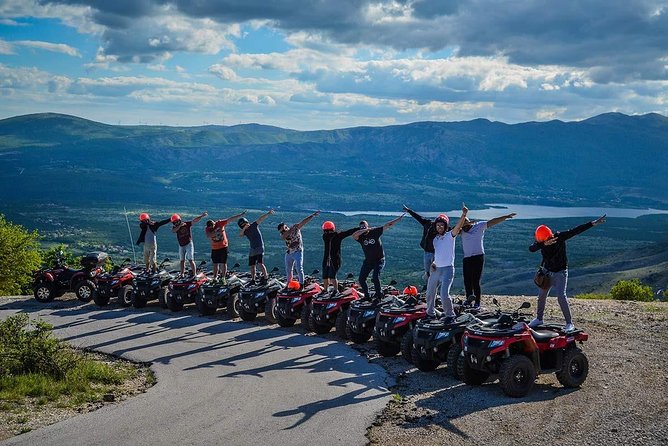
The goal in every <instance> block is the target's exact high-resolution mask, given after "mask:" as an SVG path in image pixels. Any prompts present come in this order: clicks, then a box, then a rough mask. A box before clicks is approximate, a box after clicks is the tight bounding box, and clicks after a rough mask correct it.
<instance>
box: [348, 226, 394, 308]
mask: <svg viewBox="0 0 668 446" xmlns="http://www.w3.org/2000/svg"><path fill="white" fill-rule="evenodd" d="M404 215H406V214H401V215H400V216H399V217H397V218H395V219H394V220H390V221H388V222H387V223H385V224H384V225H383V226H378V227H375V228H370V227H369V223H367V222H366V221H365V220H362V221H361V222H360V227H359V230H358V231H355V233H353V239H354V240H357V241H358V242H359V244H360V245H362V251H364V262H362V268H361V269H360V276H359V279H358V281H359V284H360V287H361V288H362V291H363V292H364V295H365V296H367V297H369V286H368V285H367V283H366V279H367V277H369V273H371V272H372V271H373V277H372V281H373V286H374V289H375V298H376V299H381V298H382V296H381V290H380V272H381V271H382V269H383V267H384V266H385V251H383V243H382V242H381V241H380V236H381V235H383V231H384V230H386V229H389V228H391V227H392V226H394V225H395V224H396V223H397V222H399V220H401V219H402V218H404Z"/></svg>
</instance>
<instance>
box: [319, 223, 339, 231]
mask: <svg viewBox="0 0 668 446" xmlns="http://www.w3.org/2000/svg"><path fill="white" fill-rule="evenodd" d="M322 230H323V231H336V225H335V224H334V222H333V221H329V220H327V221H326V222H324V223H323V224H322Z"/></svg>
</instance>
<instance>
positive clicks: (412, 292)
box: [404, 285, 418, 296]
mask: <svg viewBox="0 0 668 446" xmlns="http://www.w3.org/2000/svg"><path fill="white" fill-rule="evenodd" d="M417 293H418V290H417V288H416V287H415V286H413V285H410V286H407V287H406V288H404V294H407V295H409V296H417Z"/></svg>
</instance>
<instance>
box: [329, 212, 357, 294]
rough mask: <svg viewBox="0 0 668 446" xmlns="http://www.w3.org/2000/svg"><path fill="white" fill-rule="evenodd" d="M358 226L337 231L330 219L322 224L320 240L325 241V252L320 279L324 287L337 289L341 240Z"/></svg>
mask: <svg viewBox="0 0 668 446" xmlns="http://www.w3.org/2000/svg"><path fill="white" fill-rule="evenodd" d="M357 230H359V228H351V229H348V230H347V231H337V230H336V225H334V222H332V221H326V222H324V223H323V224H322V241H323V242H325V253H324V255H323V256H322V281H323V285H324V287H325V289H328V288H329V287H330V286H332V287H333V288H334V290H337V289H338V287H339V282H338V280H336V273H337V272H338V271H339V269H340V268H341V242H343V239H345V238H346V237H350V236H351V235H353V234H354V233H355V232H356V231H357Z"/></svg>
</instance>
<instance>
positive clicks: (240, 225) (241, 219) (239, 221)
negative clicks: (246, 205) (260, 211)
mask: <svg viewBox="0 0 668 446" xmlns="http://www.w3.org/2000/svg"><path fill="white" fill-rule="evenodd" d="M248 223H249V222H248V220H247V219H245V218H243V217H241V218H240V219H239V220H238V221H237V225H239V227H240V228H243V227H244V226H246V225H247V224H248Z"/></svg>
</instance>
